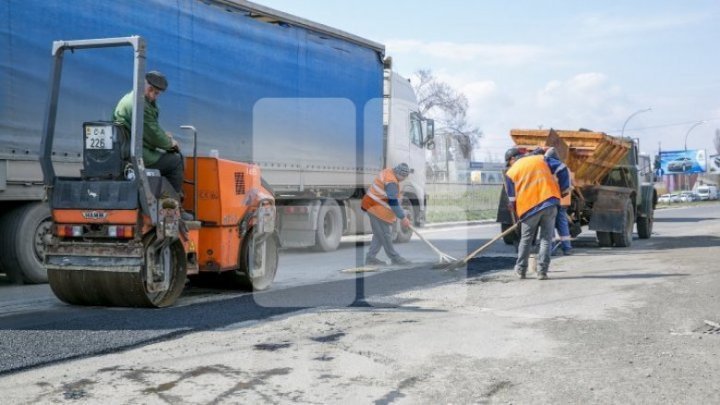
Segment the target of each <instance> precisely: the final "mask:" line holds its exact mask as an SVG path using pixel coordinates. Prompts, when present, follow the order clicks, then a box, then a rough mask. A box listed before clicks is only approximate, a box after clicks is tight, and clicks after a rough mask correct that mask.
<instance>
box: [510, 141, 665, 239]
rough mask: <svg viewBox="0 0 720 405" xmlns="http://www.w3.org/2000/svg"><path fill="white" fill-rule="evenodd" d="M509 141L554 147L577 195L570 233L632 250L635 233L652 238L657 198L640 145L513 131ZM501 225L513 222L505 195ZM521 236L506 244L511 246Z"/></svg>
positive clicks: (512, 236)
mask: <svg viewBox="0 0 720 405" xmlns="http://www.w3.org/2000/svg"><path fill="white" fill-rule="evenodd" d="M510 137H511V138H512V140H513V142H514V143H515V145H516V146H517V147H519V148H525V149H527V150H528V151H533V150H536V149H537V148H544V149H546V148H549V147H554V148H555V150H556V151H557V153H558V156H559V157H560V159H561V160H562V161H563V162H565V164H566V165H567V166H568V168H569V169H570V171H571V172H572V175H573V187H574V189H573V193H572V199H571V205H570V207H569V208H568V216H569V220H570V233H571V235H572V236H573V237H575V236H577V235H578V234H580V232H581V230H582V227H583V226H586V225H587V227H588V228H589V229H590V230H594V231H595V232H596V234H597V240H598V244H599V245H600V246H603V247H611V246H616V247H628V246H630V244H631V243H632V236H633V228H634V225H635V224H637V233H638V236H639V237H640V238H641V239H647V238H650V236H651V234H652V226H653V212H654V210H655V205H656V204H657V193H656V192H655V189H654V188H653V186H652V171H651V169H650V159H649V157H647V156H640V155H639V153H638V146H637V144H636V143H635V142H634V141H633V140H632V139H630V138H620V137H614V136H611V135H608V134H606V133H603V132H593V131H588V130H578V131H565V130H554V129H549V130H536V129H513V130H511V131H510ZM497 221H498V222H500V223H501V226H502V228H503V230H504V229H507V228H508V227H510V226H511V225H512V223H513V218H512V215H511V214H510V212H509V211H508V209H507V195H506V194H505V193H503V194H502V197H501V200H500V204H499V207H498V217H497ZM516 239H517V235H515V234H510V235H509V236H508V237H506V238H505V242H506V243H508V244H512V243H514V242H515V240H516Z"/></svg>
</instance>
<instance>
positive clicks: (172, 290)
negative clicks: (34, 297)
mask: <svg viewBox="0 0 720 405" xmlns="http://www.w3.org/2000/svg"><path fill="white" fill-rule="evenodd" d="M151 241H152V239H151V238H146V246H148V245H149V244H150V242H151ZM158 256H159V257H158V259H159V261H160V263H159V265H160V266H169V270H170V282H169V284H170V286H169V288H168V289H167V290H165V291H160V292H149V291H148V289H147V284H146V277H145V269H143V270H142V271H141V272H138V273H129V272H128V273H125V272H109V271H108V272H104V271H89V270H58V269H50V270H48V279H49V281H50V287H51V288H52V290H53V293H55V295H56V296H57V297H58V298H59V299H60V300H62V301H64V302H67V303H68V304H73V305H92V306H113V307H166V306H170V305H172V304H174V303H175V301H176V300H177V298H178V297H179V296H180V294H181V293H182V291H183V288H184V287H185V279H186V263H185V251H184V249H183V247H182V243H180V242H179V241H177V242H175V243H173V244H171V245H170V246H168V247H166V248H165V249H164V253H163V254H160V255H158Z"/></svg>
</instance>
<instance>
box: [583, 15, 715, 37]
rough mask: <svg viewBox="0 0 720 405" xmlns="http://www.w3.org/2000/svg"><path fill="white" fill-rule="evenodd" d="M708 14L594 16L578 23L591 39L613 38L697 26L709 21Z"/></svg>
mask: <svg viewBox="0 0 720 405" xmlns="http://www.w3.org/2000/svg"><path fill="white" fill-rule="evenodd" d="M710 17H711V16H710V15H708V14H700V13H689V14H665V15H642V16H636V17H618V16H615V15H609V14H595V15H591V16H587V17H585V18H583V19H582V20H581V21H580V24H579V25H580V26H581V27H582V31H584V34H585V35H588V36H592V37H610V36H612V37H615V36H628V35H637V34H641V33H650V32H657V31H664V30H668V29H673V28H678V27H684V26H688V25H695V24H699V23H700V22H702V21H704V20H707V19H709V18H710Z"/></svg>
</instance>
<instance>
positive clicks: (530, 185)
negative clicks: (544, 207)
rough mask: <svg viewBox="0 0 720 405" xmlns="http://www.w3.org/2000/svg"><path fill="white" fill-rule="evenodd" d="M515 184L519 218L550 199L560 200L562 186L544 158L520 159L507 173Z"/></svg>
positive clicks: (527, 157) (530, 157) (528, 157)
mask: <svg viewBox="0 0 720 405" xmlns="http://www.w3.org/2000/svg"><path fill="white" fill-rule="evenodd" d="M507 176H508V177H509V178H510V179H511V180H512V181H513V183H515V211H516V213H517V216H518V218H520V217H522V216H523V215H524V214H525V213H526V212H528V211H530V210H531V209H533V207H535V206H537V205H540V203H542V202H543V201H545V200H547V199H548V198H551V197H555V198H557V199H560V186H559V185H558V182H557V180H556V179H555V176H553V174H552V172H550V167H548V165H547V163H545V158H544V157H543V156H539V155H538V156H526V157H524V158H521V159H518V160H517V161H516V162H515V163H514V164H513V165H512V167H510V169H509V170H508V171H507Z"/></svg>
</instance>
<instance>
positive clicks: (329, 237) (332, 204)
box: [315, 200, 343, 252]
mask: <svg viewBox="0 0 720 405" xmlns="http://www.w3.org/2000/svg"><path fill="white" fill-rule="evenodd" d="M342 218H343V216H342V211H340V206H339V205H338V203H337V202H336V201H335V200H325V201H324V202H323V204H322V206H321V207H320V213H319V214H318V223H317V230H316V231H315V250H318V251H321V252H331V251H333V250H337V248H338V246H340V238H341V237H342V233H343V224H342Z"/></svg>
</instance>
